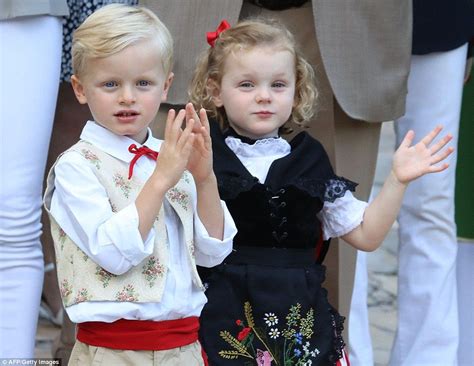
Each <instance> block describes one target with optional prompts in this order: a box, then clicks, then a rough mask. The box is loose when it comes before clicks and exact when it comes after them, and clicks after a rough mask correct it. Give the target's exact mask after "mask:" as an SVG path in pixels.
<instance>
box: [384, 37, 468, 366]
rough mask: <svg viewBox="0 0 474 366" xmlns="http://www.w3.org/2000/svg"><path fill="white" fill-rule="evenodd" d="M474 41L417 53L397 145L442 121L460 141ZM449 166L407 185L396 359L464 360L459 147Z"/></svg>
mask: <svg viewBox="0 0 474 366" xmlns="http://www.w3.org/2000/svg"><path fill="white" fill-rule="evenodd" d="M466 51H467V45H463V46H461V47H459V48H457V49H454V50H452V51H448V52H439V53H431V54H428V55H422V56H416V55H415V56H412V62H411V69H410V76H409V79H408V96H407V109H406V114H405V115H404V116H403V117H402V118H400V119H399V120H397V121H396V122H395V129H396V135H397V146H398V145H399V144H400V142H401V140H402V139H403V137H404V136H405V134H406V133H407V132H408V131H409V130H411V129H412V130H414V131H415V134H416V137H415V141H414V142H415V143H416V142H418V141H419V140H420V138H421V137H423V136H424V135H426V134H427V133H428V132H429V131H431V130H432V129H433V128H434V127H435V126H436V125H439V124H441V125H443V126H444V130H443V134H446V133H450V134H452V135H453V141H452V142H451V146H453V147H455V148H456V145H457V140H458V131H459V116H460V109H461V98H462V88H463V76H464V69H465V64H466ZM448 162H449V163H450V167H449V169H447V170H446V171H444V172H442V173H438V174H429V175H425V176H423V177H421V178H419V179H417V180H415V181H413V182H411V183H410V185H409V186H408V188H407V191H406V193H405V196H404V199H403V204H402V208H401V210H400V214H399V216H398V222H399V241H400V244H399V256H398V260H399V264H398V328H397V332H396V335H395V342H394V345H393V349H392V354H391V358H390V365H391V366H415V365H416V366H418V365H420V366H421V365H426V366H450V365H457V350H458V343H459V326H458V304H457V288H456V256H457V238H456V225H455V222H454V182H455V173H456V153H454V154H452V155H451V156H450V157H449V158H448Z"/></svg>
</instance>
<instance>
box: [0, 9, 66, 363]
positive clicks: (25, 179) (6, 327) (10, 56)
mask: <svg viewBox="0 0 474 366" xmlns="http://www.w3.org/2000/svg"><path fill="white" fill-rule="evenodd" d="M0 43H1V45H2V48H3V50H4V51H5V52H2V56H1V65H0V73H1V74H0V81H1V85H0V87H1V92H0V103H1V108H0V110H1V111H2V113H1V117H0V118H1V120H0V128H1V131H0V136H1V142H0V149H1V154H0V156H1V166H0V176H1V179H2V181H1V189H0V223H1V224H0V225H1V226H0V258H1V261H0V358H12V357H14V358H28V357H33V355H34V345H35V334H36V325H37V320H38V311H39V304H40V297H41V287H42V284H43V253H42V250H41V243H40V240H39V238H40V235H41V222H40V217H41V191H42V181H43V175H44V168H45V164H46V157H47V153H48V145H49V139H50V136H51V128H52V125H53V118H54V109H55V106H56V98H57V93H58V85H59V72H60V62H61V43H62V25H61V19H60V18H58V17H52V16H35V17H25V18H20V19H13V20H6V21H1V22H0Z"/></svg>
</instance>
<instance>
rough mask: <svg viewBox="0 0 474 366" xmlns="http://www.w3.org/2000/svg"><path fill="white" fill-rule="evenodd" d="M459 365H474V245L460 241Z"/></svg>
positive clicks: (458, 272)
mask: <svg viewBox="0 0 474 366" xmlns="http://www.w3.org/2000/svg"><path fill="white" fill-rule="evenodd" d="M458 244H459V246H458V261H457V280H458V309H459V349H458V365H459V366H472V365H474V287H473V284H474V243H473V242H472V240H471V241H470V242H467V241H462V240H459V241H458Z"/></svg>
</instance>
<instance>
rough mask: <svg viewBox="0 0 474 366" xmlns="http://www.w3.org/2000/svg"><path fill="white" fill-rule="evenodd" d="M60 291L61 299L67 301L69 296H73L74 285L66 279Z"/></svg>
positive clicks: (61, 284) (62, 282)
mask: <svg viewBox="0 0 474 366" xmlns="http://www.w3.org/2000/svg"><path fill="white" fill-rule="evenodd" d="M59 291H60V292H61V297H62V298H63V299H66V298H67V297H68V296H69V295H71V294H72V285H71V284H70V283H69V281H68V280H66V279H64V280H62V281H61V283H60V285H59Z"/></svg>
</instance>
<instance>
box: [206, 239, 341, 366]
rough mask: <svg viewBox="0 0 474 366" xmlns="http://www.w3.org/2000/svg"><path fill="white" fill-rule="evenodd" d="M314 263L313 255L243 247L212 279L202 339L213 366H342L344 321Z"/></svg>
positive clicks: (320, 268)
mask: <svg viewBox="0 0 474 366" xmlns="http://www.w3.org/2000/svg"><path fill="white" fill-rule="evenodd" d="M312 258H314V249H298V250H297V249H273V248H253V247H238V248H237V250H236V251H234V252H233V253H232V254H231V255H230V256H229V257H228V258H227V259H226V260H225V263H223V264H221V265H220V266H218V267H215V268H213V269H212V270H211V271H210V272H209V274H208V276H206V277H207V278H205V279H204V280H205V282H206V284H207V286H208V288H207V290H206V295H207V297H208V303H207V304H206V306H205V307H204V309H203V312H202V315H201V329H200V340H201V343H202V346H203V348H204V350H205V352H206V353H207V355H208V358H209V364H210V365H211V366H219V365H240V366H242V365H280V366H289V365H305V364H311V365H313V366H316V365H334V364H336V362H337V360H339V359H340V358H341V357H342V352H343V347H344V341H343V340H342V336H341V332H342V329H343V325H342V324H343V319H344V318H343V317H341V316H340V315H339V314H338V313H337V311H336V310H335V309H334V308H333V307H332V306H331V305H330V304H329V303H328V300H327V291H326V290H325V289H324V288H322V286H321V284H322V282H323V281H324V278H325V267H324V266H322V265H320V264H315V263H314V260H313V259H312ZM270 361H271V363H270ZM308 361H311V363H310V362H308Z"/></svg>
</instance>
